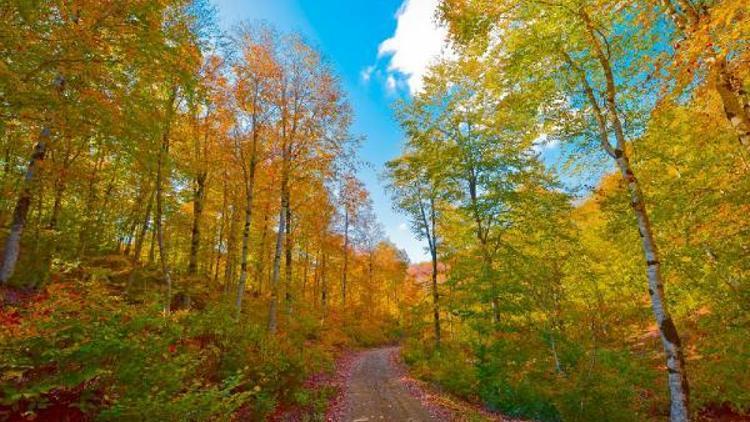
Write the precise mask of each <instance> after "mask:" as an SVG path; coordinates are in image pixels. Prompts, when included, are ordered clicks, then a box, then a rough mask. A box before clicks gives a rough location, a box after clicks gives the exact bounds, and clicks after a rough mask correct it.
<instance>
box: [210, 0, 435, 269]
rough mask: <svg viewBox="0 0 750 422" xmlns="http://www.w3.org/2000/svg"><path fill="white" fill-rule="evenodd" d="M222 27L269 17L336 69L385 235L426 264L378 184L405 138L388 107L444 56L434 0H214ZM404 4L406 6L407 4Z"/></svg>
mask: <svg viewBox="0 0 750 422" xmlns="http://www.w3.org/2000/svg"><path fill="white" fill-rule="evenodd" d="M213 2H214V3H215V5H216V6H217V8H218V13H219V19H220V23H221V26H222V27H223V28H224V29H227V30H229V29H231V28H232V27H233V26H234V25H235V24H237V23H239V22H243V21H253V20H265V21H267V22H270V23H272V24H273V25H274V26H276V27H277V28H278V29H279V30H281V31H284V32H290V31H295V32H299V33H301V34H302V35H303V36H304V37H305V38H306V39H307V40H308V41H309V42H310V43H311V44H313V45H315V46H316V47H317V48H318V49H319V50H320V51H321V52H322V53H323V55H324V56H325V57H326V58H327V59H328V60H329V61H330V62H331V63H332V64H333V66H334V68H335V69H336V72H337V73H338V74H339V76H340V77H341V79H342V83H343V85H344V89H345V90H346V91H347V93H348V96H349V99H350V101H351V103H352V106H353V109H354V113H355V121H354V125H353V128H352V129H353V132H354V133H355V134H357V135H363V136H365V137H366V140H365V141H364V144H363V145H362V148H361V150H360V155H361V157H362V158H364V159H365V160H367V161H368V162H369V163H371V166H370V167H371V168H364V169H362V170H361V171H360V174H359V176H360V178H361V179H362V180H363V181H364V182H365V184H366V185H367V187H368V190H369V191H370V193H371V195H372V198H373V201H374V203H375V211H376V213H377V215H378V217H379V219H380V221H381V223H383V225H384V227H385V230H386V234H387V236H388V237H389V238H390V239H391V240H392V241H393V242H394V243H395V244H396V245H397V246H398V247H400V248H402V249H405V250H406V251H407V253H408V254H409V257H410V258H411V260H412V261H414V262H418V261H424V260H427V259H428V256H427V254H426V253H425V251H424V245H423V244H422V243H421V242H419V241H417V240H416V239H415V238H414V237H413V236H412V235H411V233H409V231H408V229H407V228H406V224H405V221H406V220H405V217H404V216H402V215H400V214H397V213H396V212H394V211H393V210H392V208H391V203H390V200H389V199H388V197H387V196H386V194H385V192H384V189H383V185H382V183H381V182H380V181H379V179H378V175H379V174H380V173H381V171H382V168H383V163H385V162H386V161H387V160H389V159H391V158H394V157H396V156H398V154H399V152H400V150H401V140H402V133H401V130H400V129H399V127H398V125H397V124H396V122H395V121H394V118H393V113H392V109H391V104H392V103H393V101H394V100H395V99H397V98H398V97H399V96H408V95H409V93H410V92H413V91H414V90H416V89H418V88H419V81H420V80H421V74H422V72H423V71H424V69H425V68H426V66H427V64H428V63H429V61H430V60H431V57H433V56H434V55H436V54H438V53H439V50H440V46H441V45H442V39H443V36H442V32H441V29H440V28H436V27H435V24H434V21H433V19H432V14H433V11H434V5H435V4H436V3H437V0H368V1H350V0H213ZM402 3H405V4H402Z"/></svg>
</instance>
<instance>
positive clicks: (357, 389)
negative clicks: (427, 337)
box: [342, 347, 442, 422]
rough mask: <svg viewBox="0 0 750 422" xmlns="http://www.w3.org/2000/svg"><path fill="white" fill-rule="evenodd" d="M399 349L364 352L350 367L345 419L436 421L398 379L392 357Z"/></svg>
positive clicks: (399, 373) (365, 421)
mask: <svg viewBox="0 0 750 422" xmlns="http://www.w3.org/2000/svg"><path fill="white" fill-rule="evenodd" d="M397 351H398V348H396V347H388V348H382V349H375V350H371V351H367V352H364V353H363V354H362V356H361V357H360V358H359V359H358V361H357V362H356V363H355V364H354V367H353V368H352V374H351V377H350V378H349V380H348V382H347V384H346V387H345V401H344V412H343V418H342V420H343V421H345V422H375V421H413V422H420V421H436V420H442V418H438V417H434V416H432V415H431V414H430V412H429V410H428V409H427V408H426V407H425V406H424V405H423V404H422V403H421V402H420V401H419V400H417V399H416V398H414V397H413V396H412V395H411V394H409V391H408V390H407V388H406V386H405V385H404V384H403V382H402V381H401V377H402V375H403V374H402V371H401V370H400V369H399V368H397V367H396V366H395V365H394V364H393V362H392V359H391V357H392V356H393V355H394V354H395V353H397Z"/></svg>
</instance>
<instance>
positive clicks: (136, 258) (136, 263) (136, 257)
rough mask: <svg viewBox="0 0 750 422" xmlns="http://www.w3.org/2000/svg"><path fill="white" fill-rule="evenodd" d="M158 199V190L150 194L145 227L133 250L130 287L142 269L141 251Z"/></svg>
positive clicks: (129, 279) (144, 219)
mask: <svg viewBox="0 0 750 422" xmlns="http://www.w3.org/2000/svg"><path fill="white" fill-rule="evenodd" d="M155 197H156V190H154V192H153V193H149V194H148V198H149V199H148V204H147V205H146V213H145V214H144V216H143V225H142V226H141V231H140V233H139V234H138V235H137V236H136V238H135V247H134V249H133V258H132V263H133V268H132V269H131V271H130V277H128V287H130V286H132V285H133V280H134V279H135V274H136V271H137V270H138V268H139V267H140V262H141V250H142V249H143V242H144V241H145V240H146V234H147V233H148V226H149V221H150V220H151V209H152V208H153V206H154V199H155Z"/></svg>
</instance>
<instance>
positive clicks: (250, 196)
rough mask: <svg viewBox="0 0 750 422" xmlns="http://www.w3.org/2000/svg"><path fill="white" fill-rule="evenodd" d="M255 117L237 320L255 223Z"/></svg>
mask: <svg viewBox="0 0 750 422" xmlns="http://www.w3.org/2000/svg"><path fill="white" fill-rule="evenodd" d="M256 124H257V123H256V121H255V117H253V136H252V139H253V140H252V145H251V147H250V167H249V168H246V167H245V166H244V163H243V166H242V169H243V173H244V176H245V225H244V227H243V230H242V257H241V264H240V282H239V284H238V286H237V302H236V303H237V319H239V317H240V313H241V312H242V297H243V296H244V295H245V285H246V283H247V272H248V271H247V260H248V250H249V248H250V226H251V224H252V221H253V190H254V189H255V168H256V166H257V157H256V155H257V151H258V129H257V127H256Z"/></svg>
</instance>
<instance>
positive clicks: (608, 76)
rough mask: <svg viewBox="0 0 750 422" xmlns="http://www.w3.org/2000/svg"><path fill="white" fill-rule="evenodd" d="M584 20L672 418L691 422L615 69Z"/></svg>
mask: <svg viewBox="0 0 750 422" xmlns="http://www.w3.org/2000/svg"><path fill="white" fill-rule="evenodd" d="M581 18H582V20H583V21H584V23H585V25H586V28H587V31H588V35H589V38H590V40H591V43H592V46H593V48H594V52H595V54H596V57H597V59H598V60H599V63H600V65H601V68H602V71H603V73H604V76H605V81H606V96H605V98H606V109H607V114H608V116H609V118H610V120H611V123H612V127H613V129H614V134H615V139H616V141H617V148H614V149H613V148H612V147H611V144H610V143H609V137H608V132H607V127H606V118H605V117H604V116H603V115H602V113H601V111H600V110H599V106H598V102H597V101H596V97H595V96H594V95H593V92H592V90H591V88H590V87H589V86H588V82H587V79H586V78H585V75H584V77H583V78H582V80H583V82H584V85H585V87H586V91H587V96H588V97H589V101H590V102H591V103H592V104H591V105H592V108H593V109H594V113H595V114H597V115H596V116H595V117H596V118H597V121H598V124H599V132H600V137H601V144H602V145H603V146H604V147H605V150H607V152H608V153H610V155H611V156H612V157H613V158H614V159H615V162H616V163H617V166H618V168H619V170H620V173H621V174H622V177H623V179H624V180H625V182H626V183H627V186H628V191H629V192H630V201H631V203H630V205H631V207H632V208H633V212H634V213H635V216H636V220H637V224H638V231H639V233H640V236H641V245H642V248H643V254H644V258H645V261H646V275H647V278H648V287H649V289H648V293H649V295H650V296H651V308H652V310H653V313H654V317H655V319H656V323H657V326H658V327H659V334H660V336H661V340H662V345H663V347H664V354H665V357H666V361H667V373H668V376H667V378H668V383H669V390H670V399H671V405H670V408H671V411H670V418H671V420H672V422H687V421H688V420H689V419H690V417H689V385H688V380H687V373H686V370H685V358H684V354H683V347H682V341H681V339H680V336H679V334H678V332H677V328H676V327H675V325H674V322H673V321H672V318H671V316H670V314H669V311H668V309H667V303H666V298H665V293H664V282H663V279H662V275H661V262H660V260H659V252H658V249H657V246H656V239H655V237H654V233H653V228H652V226H651V221H650V219H649V215H648V212H647V210H646V204H645V202H644V195H643V192H642V190H641V186H640V183H639V181H638V179H637V178H636V177H635V174H634V173H633V169H632V167H631V165H630V160H629V158H628V155H627V150H626V144H627V140H626V139H625V133H624V130H623V127H622V123H621V122H620V117H619V115H618V113H617V102H616V85H615V78H614V74H613V72H612V67H611V65H610V62H609V58H608V56H607V55H606V54H605V53H604V51H603V49H602V46H601V45H600V41H599V38H597V33H596V31H595V29H594V26H593V23H592V22H591V20H590V18H589V16H588V15H587V14H586V13H585V11H581Z"/></svg>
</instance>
